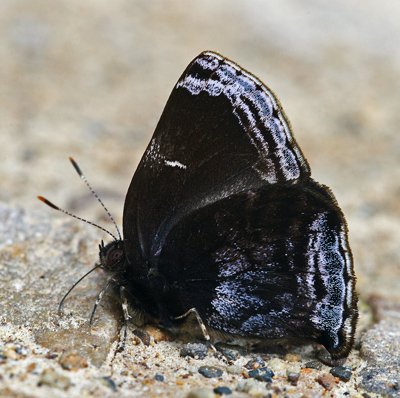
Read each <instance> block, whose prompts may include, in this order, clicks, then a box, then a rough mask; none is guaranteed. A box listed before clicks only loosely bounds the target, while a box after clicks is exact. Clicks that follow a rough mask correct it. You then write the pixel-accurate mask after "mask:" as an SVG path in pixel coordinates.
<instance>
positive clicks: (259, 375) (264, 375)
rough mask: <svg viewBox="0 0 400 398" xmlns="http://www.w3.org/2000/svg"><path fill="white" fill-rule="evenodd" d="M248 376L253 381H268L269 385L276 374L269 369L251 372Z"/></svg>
mask: <svg viewBox="0 0 400 398" xmlns="http://www.w3.org/2000/svg"><path fill="white" fill-rule="evenodd" d="M248 374H249V376H250V377H252V378H253V379H256V380H260V381H266V382H268V383H272V377H273V376H274V372H273V371H272V370H271V369H268V368H258V369H254V370H250V372H249V373H248Z"/></svg>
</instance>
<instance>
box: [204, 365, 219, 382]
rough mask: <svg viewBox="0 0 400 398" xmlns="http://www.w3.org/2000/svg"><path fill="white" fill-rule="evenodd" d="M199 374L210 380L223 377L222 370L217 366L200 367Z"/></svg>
mask: <svg viewBox="0 0 400 398" xmlns="http://www.w3.org/2000/svg"><path fill="white" fill-rule="evenodd" d="M199 373H200V374H201V375H203V376H204V377H207V378H208V379H211V378H213V377H218V378H219V377H221V376H222V370H221V369H219V368H216V367H215V366H200V368H199Z"/></svg>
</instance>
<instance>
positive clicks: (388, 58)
mask: <svg viewBox="0 0 400 398" xmlns="http://www.w3.org/2000/svg"><path fill="white" fill-rule="evenodd" d="M399 13H400V5H399V4H398V2H396V1H395V0H386V1H383V2H379V4H378V3H377V2H374V1H372V0H368V1H364V2H358V1H352V2H349V1H338V2H330V3H327V2H325V3H323V2H322V3H321V2H320V3H318V2H314V3H313V2H308V3H300V2H295V1H293V0H291V1H289V0H287V1H281V2H272V1H269V0H267V1H265V0H250V1H248V2H237V1H231V0H217V1H211V0H209V1H197V0H195V1H191V2H179V1H173V0H170V1H154V2H148V1H145V0H143V1H138V0H135V1H127V0H118V1H114V2H98V1H87V2H84V3H82V2H79V1H75V0H60V1H58V2H50V1H45V0H42V1H40V0H39V1H34V2H31V1H27V0H14V1H3V2H2V3H1V5H0V59H1V67H0V87H1V95H0V148H1V152H2V155H1V158H0V159H1V161H0V202H1V204H0V221H1V222H0V396H5V397H41V396H45V395H50V394H57V396H59V397H64V396H65V397H75V396H76V397H81V396H85V395H86V396H108V395H110V396H111V395H113V396H115V394H116V392H117V393H118V394H119V396H121V397H136V396H144V397H152V396H171V397H172V396H174V397H185V396H186V395H187V394H189V392H190V391H192V393H191V394H192V396H198V397H199V396H209V397H210V396H214V392H213V388H215V387H218V386H227V387H229V388H230V389H231V390H232V391H233V394H232V395H231V396H233V397H234V396H236V397H248V396H260V397H262V396H266V395H268V394H272V396H293V397H297V396H298V397H300V396H309V397H311V396H313V397H318V396H333V397H339V396H346V395H350V396H355V397H356V396H360V397H361V396H363V394H364V396H367V395H365V394H369V395H371V396H374V394H378V395H386V396H391V397H396V396H400V387H399V385H400V384H399V383H400V380H399V379H400V376H399V371H398V368H399V360H398V358H400V353H399V350H400V347H399V341H400V336H399V330H400V325H399V322H400V321H399V319H400V289H399V282H400V266H399V265H400V264H399V263H400V252H399V245H398V242H399V241H400V223H399V213H400V205H399V203H400V201H399V193H400V182H399V181H400V167H399V166H400V156H399V148H400V135H399V134H398V132H399V126H400V114H399V112H398V109H400V96H399V92H400V87H399V86H400V67H399V66H400V52H399V50H398V43H399V39H400V27H399V24H398V15H399ZM206 49H211V50H217V51H219V52H221V53H222V54H224V55H225V56H227V57H229V58H231V59H233V60H234V61H236V62H238V63H239V64H241V65H242V66H243V67H245V68H246V69H248V70H250V71H251V72H253V73H254V74H256V75H258V76H259V78H260V79H261V80H263V81H264V82H265V83H266V84H267V85H268V86H269V87H271V88H272V89H273V90H274V91H275V92H276V93H277V94H278V96H279V98H280V100H281V102H282V104H283V107H284V109H285V111H286V113H287V115H288V116H289V118H290V120H291V122H292V125H293V129H294V132H295V136H296V139H297V141H298V143H299V144H300V146H301V148H302V150H303V152H304V154H305V155H306V157H307V159H308V161H309V163H310V165H311V168H312V173H313V176H314V178H315V179H316V180H317V181H320V182H322V183H324V184H326V185H328V186H330V187H331V188H332V189H333V191H334V193H335V195H336V197H337V199H338V201H339V203H340V205H341V207H342V209H343V211H344V213H345V215H346V218H347V220H348V224H349V229H350V243H351V246H352V249H353V254H354V259H355V268H356V273H357V276H358V285H357V290H358V292H359V295H360V309H361V316H360V323H359V328H358V334H357V344H356V349H355V350H354V351H353V353H352V354H351V356H350V358H349V360H348V361H347V363H346V365H345V366H346V367H348V368H350V369H352V376H351V379H350V380H349V381H348V382H345V381H341V380H339V379H338V378H336V379H333V381H332V379H331V378H330V377H329V375H330V374H329V371H330V368H329V367H327V366H325V365H321V368H320V369H310V367H306V363H307V362H310V361H312V360H315V357H314V354H313V350H312V347H309V346H305V347H292V348H291V349H289V350H288V351H287V352H285V351H282V350H281V351H278V352H274V350H272V351H271V350H270V351H266V350H261V351H259V352H257V350H256V351H255V352H248V351H240V350H239V351H240V353H239V355H238V359H237V360H236V361H235V362H234V364H233V365H232V367H231V366H229V365H227V364H226V363H224V362H223V361H221V360H219V359H217V358H214V357H213V356H212V355H208V356H207V357H206V358H205V359H202V360H200V359H193V358H182V357H180V350H181V347H182V345H183V344H184V343H185V342H187V341H186V340H185V338H183V337H179V338H176V339H174V340H173V341H162V340H163V338H164V337H165V335H164V333H163V332H160V331H157V330H152V331H151V333H150V334H151V336H152V337H151V340H150V345H149V346H145V345H144V344H143V343H138V342H137V340H136V339H134V335H133V331H132V328H130V330H129V334H128V344H127V346H126V348H125V351H123V352H122V353H118V352H116V350H117V347H118V345H119V342H118V339H119V338H120V333H119V327H120V324H121V313H120V309H119V307H118V306H117V304H116V302H115V300H114V299H113V298H112V297H105V298H104V300H103V302H102V305H101V306H100V308H99V310H98V313H97V315H96V319H95V322H94V325H93V327H89V326H88V318H89V316H90V313H91V310H92V306H93V302H94V300H95V298H96V296H97V294H98V292H99V290H100V289H101V287H102V285H103V283H104V281H105V279H104V276H103V275H102V273H101V272H100V271H99V272H97V271H95V272H94V273H93V274H92V275H91V276H90V277H89V278H87V279H86V280H85V281H83V282H82V284H81V285H79V286H78V287H77V288H76V290H75V291H74V293H73V294H72V295H71V297H70V298H69V299H68V300H67V302H66V303H65V308H64V310H65V313H64V315H63V316H61V317H60V316H59V315H58V313H57V306H58V302H59V300H60V298H61V297H62V296H63V294H64V293H65V292H66V291H67V290H68V288H69V287H70V286H71V284H72V283H73V282H74V281H76V280H77V278H78V277H79V276H81V275H82V274H83V273H84V272H86V271H88V270H89V269H90V268H91V267H92V266H93V265H94V263H95V262H96V261H97V255H98V253H97V247H98V243H99V241H100V240H101V239H105V240H106V239H107V238H106V236H104V235H102V234H101V233H100V232H99V231H97V230H95V229H94V228H90V226H88V225H84V224H80V223H78V222H77V221H75V220H73V219H71V218H69V217H67V216H63V215H62V214H60V213H56V212H52V211H51V210H50V209H48V208H45V207H44V206H43V205H42V204H41V203H40V202H39V201H37V199H36V196H37V195H43V196H46V197H48V198H49V199H51V200H52V201H54V202H55V203H56V204H58V205H60V206H62V207H64V208H67V209H68V210H70V211H73V212H74V213H77V214H78V215H81V216H83V217H85V218H88V219H90V220H93V221H95V222H99V223H101V225H104V226H106V227H108V225H109V224H108V220H107V217H105V215H104V213H103V211H102V209H101V207H100V206H98V204H97V203H96V202H95V200H93V198H92V197H91V195H90V193H88V191H87V189H86V188H85V187H84V186H83V185H82V183H81V182H80V181H79V178H78V177H77V175H76V173H75V172H74V170H73V169H72V167H71V166H70V164H69V162H68V156H73V157H74V158H75V159H76V160H77V161H78V162H79V164H80V166H81V167H82V169H83V170H84V172H85V174H86V176H87V177H88V178H89V180H90V182H91V183H92V185H93V186H94V187H95V188H96V191H97V192H98V193H99V195H100V196H101V197H102V199H103V200H104V201H105V203H106V204H107V206H108V208H109V209H110V210H111V211H112V213H113V214H114V216H115V217H116V219H117V221H118V222H119V223H120V222H121V216H122V206H123V200H124V196H125V193H126V190H127V187H128V185H129V182H130V179H131V177H132V175H133V172H134V170H135V168H136V165H137V162H138V161H139V159H140V156H141V154H142V153H143V151H144V148H145V146H146V145H147V142H148V140H149V138H150V136H151V134H152V132H153V130H154V127H155V125H156V123H157V120H158V117H159V116H160V114H161V112H162V108H163V106H164V104H165V102H166V100H167V98H168V95H169V92H170V90H171V89H172V87H173V85H174V84H175V82H176V80H177V79H178V77H179V76H180V74H181V73H182V71H183V70H184V68H185V67H186V65H187V64H188V63H189V62H190V60H191V59H192V58H194V57H195V56H196V55H197V54H198V53H200V52H201V51H203V50H206ZM110 228H112V227H110ZM163 336H164V337H163ZM70 350H72V351H70ZM63 352H64V356H62V353H63ZM65 352H66V353H67V354H65ZM257 355H258V356H262V357H263V358H264V361H265V363H266V366H267V367H269V368H271V369H272V370H273V371H274V373H275V377H274V380H273V382H272V384H270V385H268V386H267V385H266V383H265V382H261V381H256V380H254V379H251V378H250V379H247V377H248V372H249V371H250V370H249V369H247V368H246V367H245V364H246V363H247V362H248V361H249V360H250V359H251V358H254V357H256V356H257ZM68 364H70V366H72V367H73V370H70V369H68ZM71 364H72V365H71ZM86 365H87V366H86ZM203 365H209V366H215V367H217V368H219V369H221V370H222V371H223V373H222V376H221V380H219V379H218V378H211V379H208V378H205V377H204V376H202V375H201V374H200V373H199V372H198V370H199V368H200V367H201V366H203ZM63 366H64V367H63ZM308 366H311V365H310V364H309V365H308ZM65 368H67V369H65ZM290 370H293V371H294V372H295V373H296V372H297V373H300V379H299V381H298V383H297V386H294V385H292V384H291V383H290V382H289V381H288V372H289V371H290ZM156 375H159V376H158V377H156ZM160 375H162V376H163V377H164V380H163V381H160V380H159V379H160ZM249 380H250V381H249ZM246 383H247V384H246ZM197 388H205V390H202V391H201V392H199V391H197V392H196V391H194V390H195V389H197ZM115 391H116V392H115ZM196 394H197V395H196ZM199 394H203V395H199Z"/></svg>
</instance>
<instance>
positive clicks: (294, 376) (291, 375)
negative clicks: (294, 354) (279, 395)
mask: <svg viewBox="0 0 400 398" xmlns="http://www.w3.org/2000/svg"><path fill="white" fill-rule="evenodd" d="M299 378H300V373H297V372H289V374H288V376H287V379H288V381H290V383H291V384H292V386H297V382H298V381H299Z"/></svg>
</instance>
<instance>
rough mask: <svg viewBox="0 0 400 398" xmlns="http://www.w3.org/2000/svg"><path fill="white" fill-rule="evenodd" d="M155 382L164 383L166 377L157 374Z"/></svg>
mask: <svg viewBox="0 0 400 398" xmlns="http://www.w3.org/2000/svg"><path fill="white" fill-rule="evenodd" d="M154 380H156V381H164V376H163V375H159V374H156V375H155V376H154Z"/></svg>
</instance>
